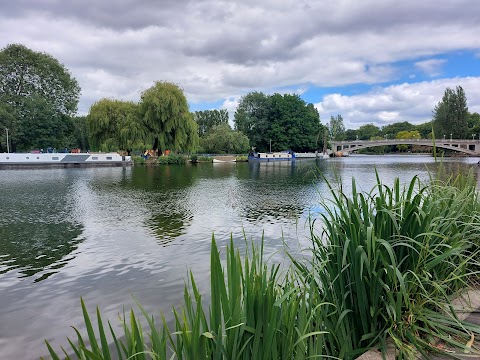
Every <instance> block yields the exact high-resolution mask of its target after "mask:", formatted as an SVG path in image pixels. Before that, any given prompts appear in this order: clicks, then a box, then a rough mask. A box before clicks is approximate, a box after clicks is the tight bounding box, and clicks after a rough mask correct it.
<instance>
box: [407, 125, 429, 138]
mask: <svg viewBox="0 0 480 360" xmlns="http://www.w3.org/2000/svg"><path fill="white" fill-rule="evenodd" d="M413 130H417V131H418V132H419V133H420V138H421V139H431V138H432V122H431V121H428V122H426V123H423V124H419V125H415V128H414V129H413ZM410 131H411V130H410Z"/></svg>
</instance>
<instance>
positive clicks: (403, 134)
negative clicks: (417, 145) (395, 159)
mask: <svg viewBox="0 0 480 360" xmlns="http://www.w3.org/2000/svg"><path fill="white" fill-rule="evenodd" d="M420 137H421V136H420V133H419V132H418V131H417V130H413V131H400V132H399V133H398V134H397V136H396V139H405V140H410V139H420ZM411 148H412V145H406V144H402V145H397V149H398V150H400V151H407V150H408V149H411Z"/></svg>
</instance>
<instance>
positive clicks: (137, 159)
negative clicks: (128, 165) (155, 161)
mask: <svg viewBox="0 0 480 360" xmlns="http://www.w3.org/2000/svg"><path fill="white" fill-rule="evenodd" d="M132 161H133V163H134V164H135V165H137V164H138V165H143V164H145V158H144V157H143V156H132Z"/></svg>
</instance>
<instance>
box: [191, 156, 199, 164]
mask: <svg viewBox="0 0 480 360" xmlns="http://www.w3.org/2000/svg"><path fill="white" fill-rule="evenodd" d="M190 161H191V162H192V163H196V162H198V156H197V155H196V154H192V155H190Z"/></svg>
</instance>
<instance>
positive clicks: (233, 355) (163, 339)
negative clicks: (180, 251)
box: [47, 238, 325, 360]
mask: <svg viewBox="0 0 480 360" xmlns="http://www.w3.org/2000/svg"><path fill="white" fill-rule="evenodd" d="M226 257H227V258H226V266H222V262H221V260H220V254H219V251H218V248H217V245H216V242H215V239H214V238H212V248H211V259H210V271H211V276H210V287H211V291H210V305H209V306H207V305H206V304H205V303H203V300H202V296H201V293H200V291H199V289H198V287H197V284H196V283H195V279H194V277H193V274H192V273H190V274H189V281H188V282H187V283H186V284H185V289H184V305H183V306H182V307H180V308H177V309H174V318H175V319H174V329H170V328H169V324H168V323H167V321H166V320H165V318H164V317H163V316H162V317H161V318H162V322H161V326H158V325H157V324H156V322H155V319H154V318H153V317H152V316H151V315H149V314H147V313H146V311H145V310H144V309H143V308H142V307H141V305H140V304H138V306H139V308H140V310H141V312H142V313H143V316H144V317H145V319H146V321H147V323H148V327H147V332H148V337H147V338H145V335H144V330H143V328H142V325H141V321H140V320H139V319H138V318H137V317H136V315H135V313H134V312H133V310H132V311H130V321H127V319H126V316H125V315H124V316H123V339H121V340H120V339H119V337H118V335H117V334H116V333H115V331H114V330H113V328H112V326H111V325H110V323H108V329H109V330H110V331H109V332H110V334H109V335H107V331H108V330H107V329H106V327H104V326H103V322H102V319H101V315H100V312H99V311H98V309H97V322H98V330H97V331H95V330H94V327H93V326H92V321H91V320H90V316H89V314H88V312H87V310H86V307H85V304H84V302H83V300H82V310H83V315H84V321H85V327H86V329H87V335H88V338H87V339H88V341H89V345H88V344H87V340H86V339H84V338H83V337H82V335H81V334H80V332H79V331H78V330H76V329H75V332H76V334H77V341H76V343H75V342H74V341H72V340H70V339H69V340H68V342H69V344H70V346H71V349H72V350H71V351H70V353H74V354H75V356H76V357H77V358H79V359H111V358H113V353H115V357H117V358H118V359H146V358H151V359H168V358H172V359H173V358H176V359H244V360H247V359H287V358H288V359H305V358H307V357H315V356H321V355H322V354H323V349H324V348H325V344H324V343H323V336H324V335H325V332H324V331H321V329H320V328H321V323H314V322H313V319H314V318H317V317H318V316H319V315H318V313H319V312H320V311H321V308H322V304H316V305H315V306H311V304H310V302H309V297H312V296H313V295H312V294H311V293H308V292H307V291H305V290H306V289H307V288H306V287H305V286H304V284H301V283H299V282H298V280H297V279H296V278H295V276H294V275H295V274H294V273H292V272H290V271H286V272H285V273H280V265H267V264H266V263H265V262H264V260H263V242H262V244H261V245H260V246H259V247H255V246H253V245H252V246H251V247H250V248H249V249H248V251H247V253H246V254H245V256H244V257H243V256H241V255H240V253H239V251H238V250H236V249H235V248H234V246H233V241H232V240H231V241H230V246H229V247H228V248H227V252H226ZM107 336H111V337H112V339H113V345H112V346H110V347H109V345H108V343H107V340H106V339H107ZM97 338H98V339H100V341H97ZM47 347H48V350H49V352H50V355H51V356H52V358H53V359H59V355H58V354H57V353H56V352H55V350H54V349H53V348H52V346H51V345H50V344H49V343H48V342H47ZM112 349H113V351H112ZM62 351H63V352H64V354H65V355H66V354H68V352H67V351H66V350H64V349H63V348H62ZM66 358H67V359H69V357H68V356H67V357H66Z"/></svg>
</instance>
